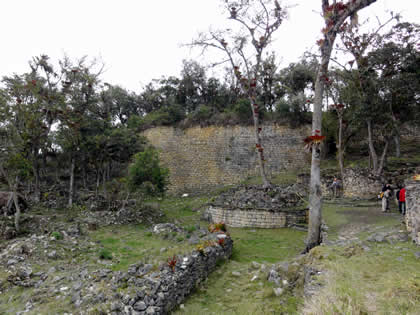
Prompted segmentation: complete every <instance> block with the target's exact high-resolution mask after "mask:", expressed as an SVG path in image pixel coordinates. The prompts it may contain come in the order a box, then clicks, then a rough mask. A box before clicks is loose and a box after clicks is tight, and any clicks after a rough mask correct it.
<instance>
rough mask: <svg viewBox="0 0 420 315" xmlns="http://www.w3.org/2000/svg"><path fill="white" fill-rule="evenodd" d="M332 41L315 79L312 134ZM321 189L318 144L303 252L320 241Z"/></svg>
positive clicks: (318, 122)
mask: <svg viewBox="0 0 420 315" xmlns="http://www.w3.org/2000/svg"><path fill="white" fill-rule="evenodd" d="M333 44H334V42H333V41H332V42H331V43H329V44H328V45H325V46H324V47H323V52H322V55H323V57H322V60H321V65H320V68H319V70H318V74H317V77H316V81H315V97H314V109H313V114H312V134H313V135H315V134H317V133H319V134H321V129H322V99H323V94H324V88H325V85H324V84H325V80H326V78H327V73H328V64H329V60H330V56H331V52H332V47H333ZM321 224H322V190H321V151H320V146H317V145H315V146H313V147H312V161H311V180H310V187H309V227H308V237H307V239H306V249H305V252H307V251H309V250H310V249H311V248H313V247H315V246H318V245H319V244H320V243H321Z"/></svg>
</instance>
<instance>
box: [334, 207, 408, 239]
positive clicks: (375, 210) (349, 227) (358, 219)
mask: <svg viewBox="0 0 420 315" xmlns="http://www.w3.org/2000/svg"><path fill="white" fill-rule="evenodd" d="M334 204H336V205H337V207H339V208H342V210H338V213H339V214H340V215H341V216H342V217H344V221H345V223H341V224H339V225H338V226H336V227H335V229H336V230H337V231H338V233H337V237H336V238H332V239H331V240H329V243H330V244H337V245H347V244H349V243H351V242H358V241H360V237H361V236H362V235H363V234H364V235H365V236H366V234H372V233H376V232H378V231H389V232H390V231H391V230H396V229H397V230H398V229H400V228H402V226H399V224H400V223H401V222H402V219H403V217H402V216H401V214H400V213H399V212H398V210H397V209H396V208H395V206H394V205H391V212H387V213H384V212H382V211H381V206H380V204H379V203H377V202H373V201H372V202H364V203H363V204H358V203H355V204H351V203H345V204H343V203H340V201H339V200H338V201H337V202H335V203H334Z"/></svg>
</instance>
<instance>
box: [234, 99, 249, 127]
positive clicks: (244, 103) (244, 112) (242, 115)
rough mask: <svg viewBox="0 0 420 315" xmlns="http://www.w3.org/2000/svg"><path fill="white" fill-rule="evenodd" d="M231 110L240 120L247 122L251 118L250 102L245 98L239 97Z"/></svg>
mask: <svg viewBox="0 0 420 315" xmlns="http://www.w3.org/2000/svg"><path fill="white" fill-rule="evenodd" d="M232 111H233V112H234V113H235V115H236V116H237V117H238V118H239V120H240V121H242V122H247V121H250V120H251V119H252V111H251V104H250V103H249V100H247V99H240V100H239V101H238V102H237V103H236V104H235V105H233V108H232Z"/></svg>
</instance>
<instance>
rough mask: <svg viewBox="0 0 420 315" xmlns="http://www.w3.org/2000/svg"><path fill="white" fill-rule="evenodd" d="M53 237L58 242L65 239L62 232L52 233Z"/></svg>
mask: <svg viewBox="0 0 420 315" xmlns="http://www.w3.org/2000/svg"><path fill="white" fill-rule="evenodd" d="M51 236H52V237H54V238H55V239H56V240H62V239H63V235H61V233H60V232H55V231H54V232H52V233H51Z"/></svg>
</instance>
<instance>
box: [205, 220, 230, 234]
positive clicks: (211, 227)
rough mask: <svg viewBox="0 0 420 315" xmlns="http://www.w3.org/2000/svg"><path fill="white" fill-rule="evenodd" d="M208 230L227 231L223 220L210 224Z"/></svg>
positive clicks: (213, 231) (212, 231)
mask: <svg viewBox="0 0 420 315" xmlns="http://www.w3.org/2000/svg"><path fill="white" fill-rule="evenodd" d="M208 230H209V232H211V233H215V232H226V231H227V230H226V224H225V223H224V222H219V223H213V224H210V225H209V228H208Z"/></svg>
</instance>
